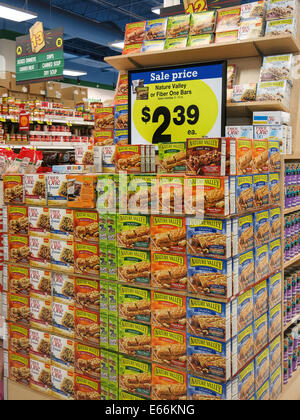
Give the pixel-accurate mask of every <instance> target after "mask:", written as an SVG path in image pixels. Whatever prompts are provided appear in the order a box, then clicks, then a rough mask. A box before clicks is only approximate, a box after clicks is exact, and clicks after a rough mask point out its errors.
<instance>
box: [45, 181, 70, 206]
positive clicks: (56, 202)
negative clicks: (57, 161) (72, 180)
mask: <svg viewBox="0 0 300 420" xmlns="http://www.w3.org/2000/svg"><path fill="white" fill-rule="evenodd" d="M47 194H48V205H49V206H55V207H62V206H66V205H67V202H68V188H67V176H66V175H64V174H48V175H47Z"/></svg>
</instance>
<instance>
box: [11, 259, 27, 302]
mask: <svg viewBox="0 0 300 420" xmlns="http://www.w3.org/2000/svg"><path fill="white" fill-rule="evenodd" d="M7 271H8V291H9V292H10V293H13V294H17V295H25V296H29V292H30V274H29V268H25V267H17V266H14V265H8V268H7Z"/></svg>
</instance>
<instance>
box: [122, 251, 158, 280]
mask: <svg viewBox="0 0 300 420" xmlns="http://www.w3.org/2000/svg"><path fill="white" fill-rule="evenodd" d="M118 267H119V268H118V279H119V281H121V282H124V283H132V284H142V285H146V284H148V285H149V284H150V276H151V255H150V252H149V251H137V250H130V249H121V248H118Z"/></svg>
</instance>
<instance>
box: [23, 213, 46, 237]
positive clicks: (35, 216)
mask: <svg viewBox="0 0 300 420" xmlns="http://www.w3.org/2000/svg"><path fill="white" fill-rule="evenodd" d="M28 223H29V234H30V235H33V236H43V237H48V238H49V237H50V212H49V209H48V208H47V207H46V208H45V207H44V208H42V207H29V208H28Z"/></svg>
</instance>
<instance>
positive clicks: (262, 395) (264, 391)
mask: <svg viewBox="0 0 300 420" xmlns="http://www.w3.org/2000/svg"><path fill="white" fill-rule="evenodd" d="M255 399H256V401H269V400H270V381H269V379H268V380H267V381H266V382H265V383H264V384H263V386H262V387H261V388H260V389H259V390H257V391H256V393H255Z"/></svg>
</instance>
